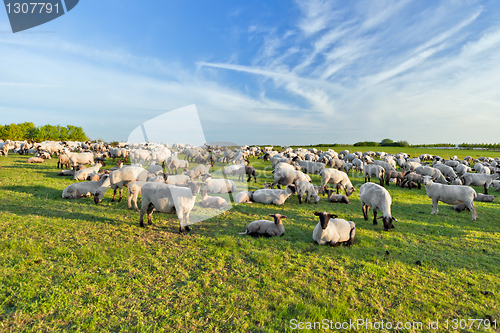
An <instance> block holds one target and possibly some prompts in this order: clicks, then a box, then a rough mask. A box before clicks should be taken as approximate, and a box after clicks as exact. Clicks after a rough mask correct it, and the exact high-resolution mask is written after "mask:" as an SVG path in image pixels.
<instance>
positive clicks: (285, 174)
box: [271, 168, 311, 188]
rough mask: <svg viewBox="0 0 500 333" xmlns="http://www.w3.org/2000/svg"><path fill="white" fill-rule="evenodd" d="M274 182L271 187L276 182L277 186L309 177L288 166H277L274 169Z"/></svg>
mask: <svg viewBox="0 0 500 333" xmlns="http://www.w3.org/2000/svg"><path fill="white" fill-rule="evenodd" d="M273 173H274V182H273V184H272V185H271V188H274V186H275V185H276V184H277V185H278V186H279V187H280V186H281V185H285V186H288V185H291V184H294V183H297V182H300V181H311V177H309V176H308V175H306V174H305V173H303V172H302V171H299V170H293V169H289V168H278V169H274V171H273Z"/></svg>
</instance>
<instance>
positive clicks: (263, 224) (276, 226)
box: [239, 214, 287, 237]
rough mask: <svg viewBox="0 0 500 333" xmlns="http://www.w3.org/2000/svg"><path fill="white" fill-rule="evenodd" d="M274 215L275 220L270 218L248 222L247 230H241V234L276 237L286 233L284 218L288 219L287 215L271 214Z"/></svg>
mask: <svg viewBox="0 0 500 333" xmlns="http://www.w3.org/2000/svg"><path fill="white" fill-rule="evenodd" d="M269 216H271V217H274V222H271V221H268V220H257V221H253V222H250V224H248V226H247V228H246V230H245V232H240V233H239V234H240V235H250V236H252V237H259V236H263V237H276V236H283V235H285V227H284V226H283V222H282V221H281V220H282V219H286V218H287V217H286V216H285V215H281V214H269Z"/></svg>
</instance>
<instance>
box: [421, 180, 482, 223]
mask: <svg viewBox="0 0 500 333" xmlns="http://www.w3.org/2000/svg"><path fill="white" fill-rule="evenodd" d="M424 185H425V189H426V191H427V196H428V197H429V198H431V199H432V212H431V214H437V213H438V211H439V210H438V202H439V201H441V202H444V203H446V204H450V205H459V204H461V203H463V204H464V205H465V207H467V208H468V209H469V210H470V211H471V213H472V221H475V220H476V219H477V214H476V210H475V208H474V204H473V201H474V198H475V197H476V196H477V194H476V191H475V190H474V189H473V188H472V187H469V186H464V185H462V186H458V185H444V184H437V183H434V182H433V181H432V177H430V176H424Z"/></svg>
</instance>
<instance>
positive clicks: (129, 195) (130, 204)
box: [127, 192, 138, 210]
mask: <svg viewBox="0 0 500 333" xmlns="http://www.w3.org/2000/svg"><path fill="white" fill-rule="evenodd" d="M132 197H133V195H132V193H131V192H129V193H128V197H127V203H128V209H132ZM135 207H136V209H137V201H136V202H135ZM137 210H138V209H137Z"/></svg>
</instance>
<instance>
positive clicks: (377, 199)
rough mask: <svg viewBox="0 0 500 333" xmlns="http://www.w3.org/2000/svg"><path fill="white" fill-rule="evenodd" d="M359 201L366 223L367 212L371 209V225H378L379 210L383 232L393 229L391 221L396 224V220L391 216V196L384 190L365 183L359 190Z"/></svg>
mask: <svg viewBox="0 0 500 333" xmlns="http://www.w3.org/2000/svg"><path fill="white" fill-rule="evenodd" d="M359 199H360V200H361V204H362V205H363V207H362V210H363V217H364V218H365V221H368V210H369V209H370V207H372V209H373V224H378V223H377V210H381V211H382V221H383V222H384V230H385V231H389V230H390V229H391V228H394V225H393V224H392V221H395V222H397V220H396V219H395V218H394V217H392V215H391V203H392V200H391V195H390V194H389V192H388V191H387V190H386V189H385V188H383V187H382V186H380V185H377V184H375V183H365V184H363V185H361V187H360V188H359ZM379 218H380V217H379Z"/></svg>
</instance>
